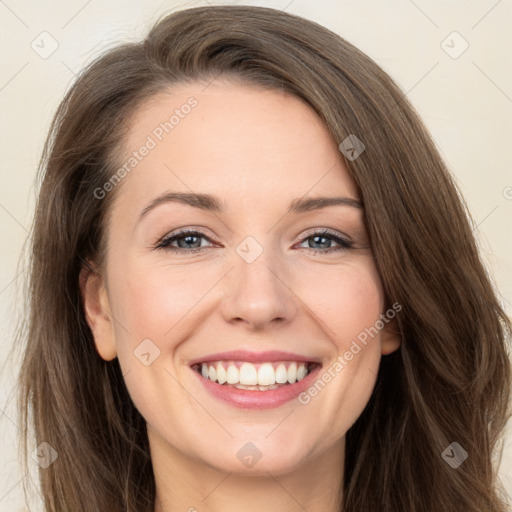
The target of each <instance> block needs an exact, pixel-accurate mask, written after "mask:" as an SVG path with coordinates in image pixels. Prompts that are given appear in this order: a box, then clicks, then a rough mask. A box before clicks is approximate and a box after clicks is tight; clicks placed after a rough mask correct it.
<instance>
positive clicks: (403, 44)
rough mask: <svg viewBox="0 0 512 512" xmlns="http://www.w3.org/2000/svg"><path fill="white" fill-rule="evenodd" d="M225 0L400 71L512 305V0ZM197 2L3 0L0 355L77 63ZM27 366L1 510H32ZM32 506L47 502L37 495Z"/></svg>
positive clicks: (7, 450)
mask: <svg viewBox="0 0 512 512" xmlns="http://www.w3.org/2000/svg"><path fill="white" fill-rule="evenodd" d="M207 3H214V2H213V0H212V1H210V2H207ZM226 3H252V4H255V5H264V6H269V7H275V8H279V9H283V10H286V11H287V12H291V13H296V14H299V15H302V16H304V17H306V18H309V19H311V20H314V21H316V22H318V23H320V24H322V25H324V26H326V27H328V28H330V29H331V30H333V31H335V32H336V33H338V34H340V35H341V36H343V37H344V38H346V39H347V40H349V41H350V42H352V43H354V44H355V45H356V46H358V47H359V48H360V49H361V50H363V51H364V52H366V53H367V54H368V55H370V56H371V57H372V58H373V59H374V60H375V61H376V62H377V63H378V64H380V65H381V66H382V67H383V68H384V69H385V70H386V71H387V72H388V73H389V74H390V75H391V76H392V77H393V78H394V79H395V80H396V81H397V82H398V84H399V85H400V86H401V87H402V89H403V90H404V92H406V93H407V95H408V97H409V99H410V100H411V101H412V103H413V104H414V105H415V106H416V108H417V109H418V111H419V113H420V115H421V116H422V117H423V119H424V121H425V123H426V125H427V126H428V128H429V129H430V130H431V132H432V134H433V136H434V138H435V140H436V142H437V144H438V147H439V149H440V151H441V152H442V154H443V155H444V157H445V159H446V161H447V162H448V165H449V167H450V168H451V169H452V171H453V173H454V174H455V176H456V179H457V181H458V183H459V185H460V187H461V189H462V192H463V194H464V195H465V198H466V200H467V202H468V205H469V207H470V209H471V212H472V214H473V217H474V219H475V224H476V226H475V234H476V236H477V238H478V240H479V242H480V244H481V249H482V255H483V257H484V259H485V261H486V263H487V265H488V266H489V269H490V271H491V273H492V274H493V276H494V279H495V283H496V286H497V289H499V292H500V296H501V298H502V303H503V305H504V307H505V309H506V311H507V312H508V314H509V315H512V236H511V234H512V233H511V220H512V172H511V170H510V164H509V155H508V149H509V148H510V140H511V134H512V73H511V65H510V55H509V53H510V48H512V33H511V31H510V26H511V22H512V2H511V1H510V0H501V1H497V0H489V1H487V0H481V1H463V0H458V1H455V0H454V1H452V2H449V5H447V3H446V2H442V1H441V0H431V1H428V2H427V1H426V0H415V1H414V2H413V1H412V0H391V1H387V2H379V3H377V2H374V1H370V0H365V1H356V0H353V1H352V0H341V1H340V0H338V1H334V0H316V1H314V2H312V1H310V2H307V1H306V0H291V1H290V0H270V1H267V2H226ZM197 5H206V2H201V1H199V2H198V1H196V2H172V1H167V2H165V1H162V0H158V1H156V0H150V1H146V2H144V3H143V2H142V1H141V0H140V1H133V0H132V1H122V2H121V1H111V2H108V3H106V2H100V1H99V0H89V1H87V0H81V1H76V0H74V1H64V0H49V1H47V2H44V4H43V3H39V2H36V1H16V0H5V1H0V28H1V33H2V51H1V66H0V73H1V75H0V77H1V78H0V112H2V118H3V119H2V125H1V130H2V131H1V137H0V144H1V152H0V160H1V172H0V183H1V187H0V237H1V240H2V251H1V255H0V329H1V332H2V343H1V344H0V364H2V363H3V362H5V361H6V357H7V352H8V350H9V349H10V347H11V345H12V333H13V330H14V326H15V319H16V314H17V313H16V311H17V310H20V309H21V308H22V306H21V299H20V297H21V291H22V289H21V284H22V282H23V277H24V275H25V271H24V266H23V264H22V263H18V259H19V255H20V251H21V249H22V244H23V242H24V240H25V239H26V236H27V231H28V229H29V226H30V224H31V219H32V215H33V206H34V198H35V186H34V176H35V170H36V165H37V161H38V158H39V156H40V152H41V149H42V144H43V140H44V137H45V134H46V132H47V129H48V126H49V123H50V120H51V117H52V115H53V112H54V110H55V109H56V107H57V104H58V102H59V101H60V100H61V98H62V97H63V95H64V92H65V91H66V89H67V88H68V87H69V85H70V83H71V82H72V80H73V78H74V75H75V74H76V73H77V72H78V71H79V70H80V69H81V68H82V67H83V66H84V64H85V63H87V62H89V61H90V60H91V59H92V58H94V56H96V55H97V54H98V53H100V52H101V51H102V50H103V49H105V48H106V47H110V46H112V45H114V44H115V43H116V42H119V41H126V40H134V39H138V38H140V37H142V36H143V35H144V34H145V32H146V30H147V29H148V28H149V27H150V25H151V24H152V22H153V21H155V20H156V18H157V17H158V16H159V15H161V14H162V13H165V12H168V11H170V10H174V9H177V8H180V7H186V6H197ZM454 31H456V32H457V33H458V34H452V33H453V32H454ZM42 32H47V33H48V34H49V35H42V36H41V35H40V34H41V33H42ZM41 38H45V39H44V41H45V44H44V48H45V49H46V51H48V50H49V49H51V45H52V44H54V45H55V44H58V48H57V49H56V50H55V52H54V53H53V54H52V55H50V56H48V57H47V58H42V57H41V56H40V55H39V54H38V53H37V52H36V51H34V50H33V49H32V47H31V44H32V42H33V41H35V43H34V45H35V44H38V41H40V40H41ZM53 40H54V41H55V42H53ZM443 41H445V42H444V43H443ZM466 44H467V45H469V46H468V48H467V49H466V50H465V51H464V52H463V53H461V54H460V55H458V54H459V53H460V52H461V50H463V49H464V48H465V46H466ZM39 45H40V47H41V46H42V44H41V43H40V42H39ZM38 51H39V52H42V51H44V50H43V49H42V48H40V49H39V50H38ZM43 56H45V55H43ZM455 57H457V58H455ZM433 243H435V241H433ZM16 371H17V367H16V364H14V365H13V364H11V363H10V362H8V361H7V364H6V368H5V371H4V373H3V374H2V377H1V382H0V442H1V445H0V453H1V454H2V462H3V463H2V465H1V466H0V512H7V511H9V512H13V511H22V510H28V509H26V508H25V506H24V504H23V502H22V499H21V497H22V481H23V479H24V478H25V475H23V474H21V472H20V469H19V467H18V463H17V459H16V445H15V442H16V436H17V433H18V427H17V425H16V422H17V418H16V411H15V403H14V400H13V385H14V381H13V376H14V375H15V373H16ZM505 444H506V451H505V453H504V462H503V463H502V465H501V468H500V475H501V478H502V480H503V482H504V484H505V486H506V488H507V489H508V492H509V493H512V460H511V459H512V456H511V455H512V438H511V437H510V436H509V437H507V438H506V439H505ZM34 466H35V465H34ZM30 510H40V508H38V506H37V504H36V505H34V506H33V507H31V508H30Z"/></svg>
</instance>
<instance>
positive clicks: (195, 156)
mask: <svg viewBox="0 0 512 512" xmlns="http://www.w3.org/2000/svg"><path fill="white" fill-rule="evenodd" d="M144 147H146V149H145V150H144ZM123 153H124V157H123V162H122V164H125V163H126V162H127V161H128V159H131V163H132V164H134V165H133V166H126V168H127V169H129V172H128V173H127V176H126V178H125V179H124V180H123V183H122V187H121V188H122V190H119V191H118V192H119V195H120V196H122V197H123V196H124V197H125V199H127V198H129V202H130V204H131V205H138V206H143V203H144V202H147V201H148V200H150V199H151V198H152V197H154V196H155V195H157V194H161V193H162V192H163V191H167V190H170V191H183V192H191V191H193V192H198V193H208V194H212V195H216V196H218V197H220V198H221V199H225V201H224V202H225V203H226V204H230V202H231V201H237V200H240V201H241V200H243V202H244V205H246V206H249V205H252V206H255V207H257V206H259V208H261V206H262V205H265V206H267V207H268V206H269V205H270V204H271V203H273V204H276V203H279V202H280V201H282V202H283V204H284V203H285V202H286V205H288V203H289V202H290V200H291V199H295V198H300V197H303V196H304V195H306V194H312V195H325V194H326V193H327V194H329V193H330V194H334V193H343V194H344V195H348V196H350V197H354V198H356V197H358V192H357V187H356V185H355V183H354V181H353V179H352V178H351V176H350V174H349V173H348V170H347V168H346V166H345V164H344V161H343V158H342V156H341V154H340V152H339V151H338V147H337V144H336V142H335V141H334V140H333V138H332V137H331V135H330V134H329V131H328V129H327V127H326V126H325V125H324V123H323V122H322V121H321V119H320V118H319V117H318V116H317V115H316V114H315V112H314V111H313V110H312V109H311V107H309V106H308V105H307V104H306V103H305V102H303V101H302V100H300V99H299V98H297V97H294V96H292V95H289V94H287V93H284V92H282V91H277V90H264V89H261V88H257V87H253V86H247V85H239V84H234V83H230V82H229V81H214V82H213V83H211V84H209V85H208V84H207V83H192V84H183V85H179V86H176V87H172V88H169V89H168V90H166V91H165V92H162V93H159V94H157V95H155V96H153V97H152V98H150V99H149V100H148V101H147V102H146V103H145V104H144V105H143V106H142V107H141V108H139V110H138V111H137V112H136V113H135V114H134V116H133V117H132V120H131V123H130V126H129V130H128V135H127V137H126V140H125V143H124V151H123ZM141 153H144V156H141ZM135 154H137V155H135ZM134 155H135V156H134ZM122 164H121V165H122Z"/></svg>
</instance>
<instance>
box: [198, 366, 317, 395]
mask: <svg viewBox="0 0 512 512" xmlns="http://www.w3.org/2000/svg"><path fill="white" fill-rule="evenodd" d="M320 366H321V364H319V363H314V362H304V361H272V362H263V363H250V362H247V361H209V362H205V363H197V364H194V365H192V369H193V370H195V371H196V372H197V373H199V374H200V375H201V376H202V377H203V378H204V379H206V380H209V381H212V382H215V383H216V384H220V385H222V386H227V387H232V388H236V389H246V390H251V391H269V390H272V389H277V388H280V387H283V386H290V385H293V384H295V383H296V382H300V381H301V380H302V379H304V378H305V377H306V376H307V375H309V373H311V372H312V371H313V370H314V369H316V368H318V367H320Z"/></svg>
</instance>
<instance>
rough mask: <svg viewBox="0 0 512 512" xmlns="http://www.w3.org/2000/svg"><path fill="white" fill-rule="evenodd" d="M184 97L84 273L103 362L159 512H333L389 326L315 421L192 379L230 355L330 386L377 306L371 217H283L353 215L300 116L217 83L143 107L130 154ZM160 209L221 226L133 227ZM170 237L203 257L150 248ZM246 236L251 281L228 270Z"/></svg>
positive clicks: (330, 156) (238, 263)
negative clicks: (167, 198)
mask: <svg viewBox="0 0 512 512" xmlns="http://www.w3.org/2000/svg"><path fill="white" fill-rule="evenodd" d="M190 96H193V97H194V98H196V99H197V102H198V104H197V106H196V107H195V108H194V109H192V111H191V112H190V114H189V115H187V116H186V117H184V118H183V119H180V123H179V125H177V126H176V127H175V128H174V129H173V131H172V132H171V133H169V134H168V135H166V136H165V138H164V139H163V140H162V141H161V142H160V143H159V144H158V146H157V147H156V148H154V149H153V150H152V151H151V152H150V153H149V154H148V155H147V156H146V157H145V158H144V159H143V160H142V161H141V162H140V163H139V164H138V165H137V167H136V168H135V169H134V170H133V171H132V172H131V173H130V174H129V175H127V176H126V177H125V178H124V180H123V182H122V183H121V184H120V185H118V187H119V188H118V189H117V190H116V191H115V194H116V196H115V201H114V203H113V209H112V214H111V217H110V218H109V222H108V226H107V237H108V250H107V257H106V261H105V265H104V267H103V268H102V269H97V272H89V273H87V271H85V269H84V271H83V273H82V280H81V282H82V292H83V296H84V303H85V311H86V317H87V321H88V323H89V325H90V327H91V330H92V333H93V335H94V340H95V344H96V348H97V351H98V353H99V355H100V356H101V357H102V358H103V359H105V360H112V359H113V358H115V357H118V358H119V362H120V365H121V367H122V370H123V374H124V378H125V382H126V386H127V388H128V390H129V392H130V395H131V397H132V400H133V402H134V404H135V406H136V407H137V408H138V410H139V411H140V413H141V414H142V415H143V417H144V418H145V420H146V422H147V428H148V437H149V441H150V447H151V457H152V461H153V466H154V473H155V479H156V486H157V499H156V507H155V511H158V512H170V511H187V510H188V511H190V512H191V511H193V510H197V511H201V512H203V511H205V512H206V511H208V512H220V511H222V512H226V511H228V512H229V511H235V510H236V511H238V510H244V511H245V512H251V511H261V510H266V511H268V512H273V511H279V512H286V511H290V512H291V511H297V510H303V509H306V510H308V511H309V512H316V511H318V512H320V511H322V512H326V511H335V510H336V511H339V510H340V505H339V502H337V494H338V493H337V489H339V488H340V487H341V482H342V478H343V469H342V468H343V460H344V449H345V434H346V432H347V430H348V429H349V427H350V426H351V425H352V424H353V423H354V422H355V421H356V419H357V418H358V417H359V415H360V414H361V412H362V411H363V409H364V407H365V405H366V404H367V402H368V400H369V398H370V395H371V393H372V390H373V387H374V385H375V381H376V374H377V372H378V367H379V363H380V357H381V354H387V353H389V352H392V351H394V350H396V349H397V348H398V347H399V345H400V337H399V335H398V334H397V332H396V324H395V321H392V322H390V323H388V324H386V325H385V327H384V329H382V330H380V331H379V333H378V335H376V336H375V337H373V338H372V339H371V341H370V342H369V343H368V344H367V345H366V346H362V350H361V351H360V352H358V353H357V354H356V355H355V356H354V358H353V359H352V360H351V361H350V362H349V363H348V364H347V365H346V367H345V368H343V370H342V371H341V372H339V373H338V374H337V375H336V378H334V379H333V380H332V381H331V382H330V383H329V384H328V385H327V386H325V388H324V389H323V390H322V391H321V392H320V393H318V395H317V396H316V397H314V398H312V399H311V401H310V402H309V403H308V404H307V405H302V404H300V403H298V402H297V401H296V400H293V401H291V402H288V403H286V404H284V405H281V406H279V407H277V408H272V409H266V410H241V409H239V408H237V407H235V406H232V405H229V404H226V403H224V402H221V401H219V400H218V399H216V398H215V397H213V396H212V395H210V394H209V393H208V392H207V391H206V390H205V389H204V388H203V386H202V383H201V382H200V380H199V379H198V377H197V375H195V374H194V373H193V371H192V370H191V369H190V368H189V365H188V363H189V362H190V361H191V360H193V359H196V358H199V357H201V356H205V355H208V354H211V353H214V352H220V351H225V350H233V349H245V350H250V351H256V352H261V351H264V350H285V351H291V352H295V353H299V354H303V355H307V356H311V357H312V358H319V359H320V360H321V361H322V363H323V365H324V368H326V367H328V366H329V365H330V364H331V363H333V362H334V361H335V360H336V357H337V356H338V355H341V354H344V353H345V352H346V351H347V350H348V349H349V347H350V345H351V343H352V342H353V340H355V339H356V337H357V336H358V334H359V333H361V332H362V331H363V330H364V329H365V328H367V327H370V326H373V325H374V324H375V322H376V321H377V320H378V319H379V318H380V315H381V314H382V313H384V312H385V304H384V291H383V288H382V284H381V281H380V278H379V275H378V272H377V270H376V266H375V262H374V259H373V256H372V252H371V248H370V246H369V241H368V236H367V233H366V231H365V226H364V222H363V210H362V209H358V208H354V207H350V206H340V205H336V206H329V207H326V208H322V209H318V210H313V211H309V212H306V213H302V214H288V215H286V214H285V212H286V210H287V208H288V205H289V203H290V202H291V201H292V200H294V199H299V198H302V197H303V196H306V197H319V196H334V195H339V196H345V197H350V198H354V199H359V196H358V191H357V187H356V185H355V182H354V181H353V179H352V178H351V177H350V175H349V173H348V170H347V167H346V165H345V163H344V160H343V157H342V155H341V153H340V151H339V150H338V147H337V143H336V141H334V140H333V139H332V138H331V137H330V135H329V133H328V131H327V128H326V127H325V126H324V124H323V123H322V122H321V120H320V119H319V118H318V117H317V115H316V114H315V113H314V112H313V111H312V109H311V108H310V107H309V106H307V105H306V104H305V103H303V102H302V101H301V100H300V99H298V98H295V97H293V96H290V95H288V94H286V93H283V92H280V91H269V90H262V89H258V88H254V87H252V86H247V85H240V84H236V83H233V82H228V81H222V80H217V81H215V82H214V83H212V84H210V85H209V86H208V87H206V88H205V84H202V83H201V84H200V83H194V84H187V85H186V86H185V85H183V86H179V87H173V88H172V89H169V91H167V92H166V93H161V94H158V95H157V96H155V97H153V98H152V99H151V101H149V102H147V103H146V104H145V105H144V106H143V107H142V108H141V109H140V110H138V111H137V112H136V115H135V116H134V118H133V120H132V124H131V129H130V132H129V135H128V137H127V140H126V148H127V154H129V153H130V152H131V151H133V150H135V149H137V148H139V147H140V146H141V145H142V144H143V143H144V141H145V140H146V138H147V136H148V135H149V134H151V133H152V131H153V130H154V128H155V126H157V125H158V124H159V123H160V122H162V121H163V120H165V119H168V118H169V115H170V114H168V113H169V112H170V113H172V111H173V110H174V109H175V108H179V107H180V106H181V105H183V104H184V103H186V102H187V99H188V98H189V97H190ZM166 191H173V192H192V191H193V192H196V193H208V194H212V195H215V196H217V197H218V198H219V199H220V200H221V201H222V202H223V203H224V204H225V211H224V212H223V213H212V212H207V211H203V210H201V209H198V208H195V207H192V206H190V205H185V204H180V203H177V202H172V203H171V202H168V203H164V204H160V205H159V206H158V207H156V208H154V209H153V210H151V211H150V212H148V213H147V215H145V216H144V217H143V219H142V220H141V221H140V222H138V217H139V215H140V213H141V211H142V210H143V209H144V208H145V207H146V206H147V205H148V204H149V203H150V202H151V201H152V200H153V199H154V198H155V197H156V196H158V195H159V194H161V193H163V192H166ZM180 228H190V229H199V228H200V229H201V230H202V231H203V232H204V233H205V235H206V238H198V239H193V240H192V242H189V246H190V247H191V248H194V247H197V246H198V245H199V243H201V246H202V247H204V249H203V252H200V253H196V254H190V253H187V252H186V251H190V249H187V248H186V247H188V246H186V245H185V244H184V243H183V238H182V239H181V247H185V248H182V249H181V251H182V252H181V253H180V254H177V253H173V252H169V251H166V250H165V249H162V248H160V249H155V248H154V246H155V245H156V244H157V242H158V241H159V240H160V239H161V238H162V237H164V236H165V235H167V234H169V233H171V232H176V231H177V230H179V229H180ZM325 228H328V229H330V230H332V231H334V232H335V233H336V234H337V235H338V236H341V237H343V238H346V239H347V238H348V239H349V240H351V241H352V242H353V243H354V247H353V248H351V249H343V250H340V251H337V252H331V253H328V252H327V251H328V250H329V248H336V247H339V245H338V243H337V242H336V241H335V240H333V239H332V238H328V239H327V241H323V242H321V245H318V242H317V244H316V245H315V240H314V239H313V238H311V234H312V233H315V232H317V231H318V230H322V229H325ZM248 236H251V237H253V238H254V239H255V240H256V241H257V242H258V243H259V244H260V246H261V247H262V248H263V252H262V253H261V254H260V255H259V256H258V257H257V258H256V259H255V261H254V262H252V263H247V262H246V261H245V260H244V259H242V258H241V257H240V256H239V254H238V253H237V252H236V249H237V247H238V246H239V244H240V243H241V242H242V241H243V240H244V239H245V238H246V237H248ZM306 236H309V237H310V238H306ZM190 244H192V245H190ZM322 244H323V245H322ZM329 244H330V245H329ZM172 245H174V246H175V247H178V241H175V242H174V243H173V244H172ZM318 247H319V249H318V250H319V251H323V252H318V253H317V254H315V253H313V249H314V248H318ZM148 338H149V339H150V340H151V341H152V343H154V344H155V345H156V346H157V347H158V349H159V350H160V355H159V357H157V358H156V359H155V360H154V362H153V363H152V364H150V365H149V366H145V365H144V364H142V363H141V362H140V361H139V359H137V358H136V357H135V356H134V350H135V349H136V347H137V346H138V345H139V344H140V343H141V341H142V340H144V339H148ZM247 442H251V443H253V444H254V445H255V446H256V447H257V448H258V450H259V451H260V452H261V454H262V456H261V459H260V460H259V461H258V462H257V463H256V464H254V465H253V466H251V467H248V466H246V465H244V464H243V463H242V462H241V461H240V459H239V458H238V457H237V452H238V451H239V450H240V449H241V448H242V447H243V446H244V445H245V444H246V443H247Z"/></svg>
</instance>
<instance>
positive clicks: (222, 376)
mask: <svg viewBox="0 0 512 512" xmlns="http://www.w3.org/2000/svg"><path fill="white" fill-rule="evenodd" d="M215 370H216V371H217V380H218V381H219V384H224V382H226V381H227V375H226V370H224V366H222V363H217V366H216V367H215Z"/></svg>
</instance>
